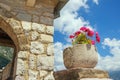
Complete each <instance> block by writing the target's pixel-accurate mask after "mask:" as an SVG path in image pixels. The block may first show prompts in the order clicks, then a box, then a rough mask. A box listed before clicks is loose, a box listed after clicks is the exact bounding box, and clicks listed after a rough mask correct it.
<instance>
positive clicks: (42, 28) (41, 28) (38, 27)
mask: <svg viewBox="0 0 120 80" xmlns="http://www.w3.org/2000/svg"><path fill="white" fill-rule="evenodd" d="M32 29H33V30H35V31H38V32H39V33H45V26H43V25H42V24H38V23H32Z"/></svg>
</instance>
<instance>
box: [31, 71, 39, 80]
mask: <svg viewBox="0 0 120 80" xmlns="http://www.w3.org/2000/svg"><path fill="white" fill-rule="evenodd" d="M29 80H38V71H33V70H29Z"/></svg>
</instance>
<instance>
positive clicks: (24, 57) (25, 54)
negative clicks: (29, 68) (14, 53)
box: [18, 51, 29, 59]
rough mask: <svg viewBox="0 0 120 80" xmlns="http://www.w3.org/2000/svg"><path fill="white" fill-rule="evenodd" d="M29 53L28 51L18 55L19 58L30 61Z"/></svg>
mask: <svg viewBox="0 0 120 80" xmlns="http://www.w3.org/2000/svg"><path fill="white" fill-rule="evenodd" d="M28 55H29V52H28V51H20V52H19V53H18V58H22V59H28Z"/></svg>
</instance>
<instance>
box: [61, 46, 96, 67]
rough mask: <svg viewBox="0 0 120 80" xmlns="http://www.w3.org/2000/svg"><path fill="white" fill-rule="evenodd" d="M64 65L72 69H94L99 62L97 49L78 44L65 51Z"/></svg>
mask: <svg viewBox="0 0 120 80" xmlns="http://www.w3.org/2000/svg"><path fill="white" fill-rule="evenodd" d="M63 60H64V65H65V67H66V68H67V69H70V68H94V67H95V66H96V64H97V62H98V54H97V50H96V47H95V46H94V45H90V44H76V45H74V46H73V47H68V48H66V49H64V51H63Z"/></svg>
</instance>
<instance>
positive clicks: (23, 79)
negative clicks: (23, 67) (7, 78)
mask: <svg viewBox="0 0 120 80" xmlns="http://www.w3.org/2000/svg"><path fill="white" fill-rule="evenodd" d="M15 80H25V78H24V76H16V78H15Z"/></svg>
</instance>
